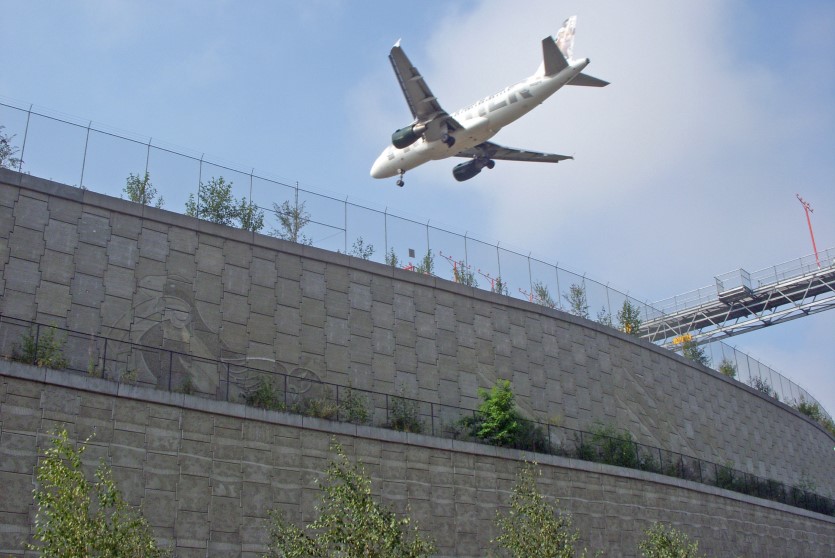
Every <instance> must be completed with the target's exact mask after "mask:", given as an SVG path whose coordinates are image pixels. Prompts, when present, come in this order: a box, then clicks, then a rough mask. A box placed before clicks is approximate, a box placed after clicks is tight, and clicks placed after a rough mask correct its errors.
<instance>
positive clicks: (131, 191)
mask: <svg viewBox="0 0 835 558" xmlns="http://www.w3.org/2000/svg"><path fill="white" fill-rule="evenodd" d="M122 192H124V193H125V195H126V196H127V197H128V199H129V200H130V201H132V202H134V203H141V204H142V205H153V206H154V207H162V204H163V203H164V202H163V199H162V196H160V197H159V198H157V189H156V188H154V186H153V184H151V176H150V175H149V174H148V171H145V176H143V177H142V178H139V175H134V174H133V173H130V176H128V178H127V179H126V180H125V187H124V189H123V190H122ZM154 198H157V199H156V202H154Z"/></svg>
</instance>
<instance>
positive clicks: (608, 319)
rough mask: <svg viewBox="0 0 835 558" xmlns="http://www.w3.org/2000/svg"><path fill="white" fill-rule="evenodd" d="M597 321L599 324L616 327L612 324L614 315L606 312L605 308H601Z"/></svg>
mask: <svg viewBox="0 0 835 558" xmlns="http://www.w3.org/2000/svg"><path fill="white" fill-rule="evenodd" d="M595 319H596V321H597V323H599V324H602V325H605V326H609V327H614V324H613V323H612V314H610V313H609V312H608V311H607V310H606V307H605V306H603V307H601V308H600V312H598V313H597V318H595Z"/></svg>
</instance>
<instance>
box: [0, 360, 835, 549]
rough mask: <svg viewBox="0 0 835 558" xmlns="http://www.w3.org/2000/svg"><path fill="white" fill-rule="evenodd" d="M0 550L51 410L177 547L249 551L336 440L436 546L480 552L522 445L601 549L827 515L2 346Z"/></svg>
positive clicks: (307, 493)
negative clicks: (129, 378) (148, 381)
mask: <svg viewBox="0 0 835 558" xmlns="http://www.w3.org/2000/svg"><path fill="white" fill-rule="evenodd" d="M0 417H2V423H0V486H2V490H0V554H3V555H6V554H21V551H20V548H21V547H20V543H21V541H22V540H25V539H26V538H27V536H28V535H29V532H30V528H31V525H32V521H33V517H34V509H33V502H32V489H33V486H34V484H33V481H34V478H33V470H34V467H35V465H36V455H37V452H38V448H39V447H44V446H46V445H47V444H48V442H49V440H48V437H47V436H46V434H47V433H48V432H50V431H51V430H53V429H54V428H56V427H58V426H60V425H65V426H67V427H68V429H69V432H70V434H71V436H72V437H73V438H75V439H84V438H86V437H88V436H89V435H91V434H93V433H95V437H94V438H93V439H92V440H91V441H90V448H89V450H88V451H87V452H86V453H85V457H84V460H85V464H86V465H87V466H89V467H90V469H92V468H93V467H94V466H96V465H97V464H98V461H99V459H104V460H105V462H107V463H108V464H109V465H110V466H111V467H112V469H113V474H114V477H115V478H116V480H117V483H118V486H119V487H120V489H122V491H123V492H124V494H125V496H126V498H127V499H128V500H129V501H130V502H131V503H133V504H135V505H141V506H142V509H143V512H144V514H145V517H146V518H147V519H148V520H149V522H150V523H151V525H152V526H153V528H154V531H155V534H156V536H157V537H158V538H159V539H160V540H161V541H162V543H163V544H165V545H168V546H170V547H174V548H175V549H176V553H177V556H179V557H181V558H188V557H192V556H193V557H195V558H196V557H198V556H201V557H202V556H253V557H254V556H260V555H261V554H262V553H263V552H264V551H265V544H266V541H267V530H266V524H267V512H268V510H270V509H278V510H282V511H283V512H284V513H286V514H287V516H288V518H289V519H291V520H292V521H295V522H301V521H308V522H309V521H311V520H312V519H313V506H314V504H315V503H316V502H318V498H319V490H318V488H317V487H316V486H315V485H314V484H313V480H314V479H315V478H317V477H320V476H321V474H322V472H323V471H324V469H325V468H326V466H327V463H328V460H329V459H331V458H332V457H333V454H332V453H330V451H329V445H330V443H331V440H333V439H336V440H337V441H338V442H339V443H341V444H342V445H343V447H344V448H345V450H346V453H348V455H349V456H351V458H352V459H354V460H356V461H358V462H360V463H362V464H363V466H364V467H365V468H366V471H367V472H368V473H369V474H370V476H371V477H372V482H373V488H374V492H375V494H376V495H377V496H378V497H381V498H382V500H383V501H384V502H385V503H386V504H388V505H390V506H392V507H393V508H394V509H396V510H398V511H405V510H406V506H407V505H408V507H409V508H410V514H411V516H412V517H413V518H414V519H415V520H416V521H417V523H418V524H419V525H420V527H421V529H422V530H424V531H426V532H427V533H428V534H429V535H430V536H432V537H434V539H435V540H436V541H437V544H438V551H439V552H438V556H441V557H457V558H470V557H472V558H475V557H481V556H485V555H487V554H488V549H489V548H490V544H489V541H490V539H491V538H494V537H495V536H496V535H497V532H496V530H495V525H494V521H495V516H496V512H497V510H501V509H505V508H506V506H507V504H508V501H509V491H510V489H511V487H512V485H513V482H514V479H515V475H516V473H517V471H518V468H519V466H520V465H521V463H522V460H523V459H528V460H531V459H537V460H538V461H539V466H540V468H541V470H542V476H541V478H540V479H539V481H538V482H539V488H540V491H541V492H542V493H543V494H546V495H547V496H549V497H556V498H559V507H560V508H561V509H562V510H564V511H569V512H571V513H572V514H573V515H574V524H575V527H577V528H578V529H579V531H580V533H581V536H582V541H581V544H583V545H585V546H587V547H588V548H589V549H591V550H593V551H598V550H600V551H603V555H604V556H625V557H629V556H638V555H639V554H638V551H637V543H638V541H639V540H640V539H641V537H642V536H643V535H642V533H643V531H644V530H645V529H646V528H648V527H649V526H651V525H652V524H653V522H655V521H664V522H668V523H672V524H673V525H675V526H676V527H677V528H679V529H681V530H683V531H685V532H686V533H688V534H689V535H690V536H691V537H694V538H697V539H699V540H700V550H702V551H704V552H706V553H707V554H708V555H710V556H732V557H737V556H747V557H755V556H756V557H758V558H760V557H796V556H803V557H822V558H823V557H827V558H828V557H829V556H832V555H833V552H835V518H832V517H829V516H823V515H819V514H815V513H812V512H808V511H805V510H802V509H798V508H793V507H789V506H785V505H783V504H778V503H774V502H769V501H766V500H760V499H757V498H752V497H749V496H745V495H742V494H736V493H733V492H727V491H724V490H720V489H717V488H713V487H709V486H705V485H701V484H697V483H693V482H689V481H682V480H678V479H673V478H669V477H665V476H661V475H655V474H652V473H645V472H641V471H635V470H631V469H623V468H620V467H612V466H609V465H602V464H595V463H587V462H582V461H575V460H570V459H565V458H560V457H555V456H544V455H533V454H528V453H524V452H518V451H515V450H506V449H500V448H494V447H491V446H484V445H481V444H473V443H468V442H458V441H454V440H447V439H440V438H433V437H430V436H423V435H414V434H404V433H401V432H394V431H391V430H386V429H379V428H372V427H365V426H356V425H350V424H340V423H333V422H329V421H324V420H321V419H315V418H309V417H301V416H298V415H289V414H284V413H276V412H270V411H263V410H259V409H254V408H252V407H246V406H243V405H238V404H231V403H226V402H218V401H211V400H206V399H203V398H199V397H196V396H190V395H183V394H177V393H170V392H163V391H159V390H154V389H150V388H142V387H135V386H129V385H126V384H121V385H119V384H116V383H115V382H109V381H106V380H99V379H94V378H88V377H85V376H79V375H73V374H70V373H67V372H60V371H53V370H47V369H38V368H34V367H30V366H25V365H21V364H16V363H10V362H8V361H0Z"/></svg>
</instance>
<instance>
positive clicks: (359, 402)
mask: <svg viewBox="0 0 835 558" xmlns="http://www.w3.org/2000/svg"><path fill="white" fill-rule="evenodd" d="M339 415H340V417H341V418H342V420H345V421H348V422H353V423H354V424H366V423H367V422H368V421H369V420H371V414H370V413H369V411H368V398H367V397H365V396H364V395H359V394H357V393H356V391H354V390H353V389H351V388H348V390H347V393H346V394H345V395H344V396H343V397H342V399H341V400H340V401H339Z"/></svg>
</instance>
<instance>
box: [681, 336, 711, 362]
mask: <svg viewBox="0 0 835 558" xmlns="http://www.w3.org/2000/svg"><path fill="white" fill-rule="evenodd" d="M681 354H682V356H684V358H686V359H687V360H690V361H692V362H695V363H697V364H701V365H702V366H710V358H709V357H708V356H707V354H705V350H704V349H703V348H702V347H700V346H699V345H698V344H697V343H696V342H695V341H694V340H693V339H692V338H690V339H687V340H685V341H684V342H683V343H682V344H681Z"/></svg>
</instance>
